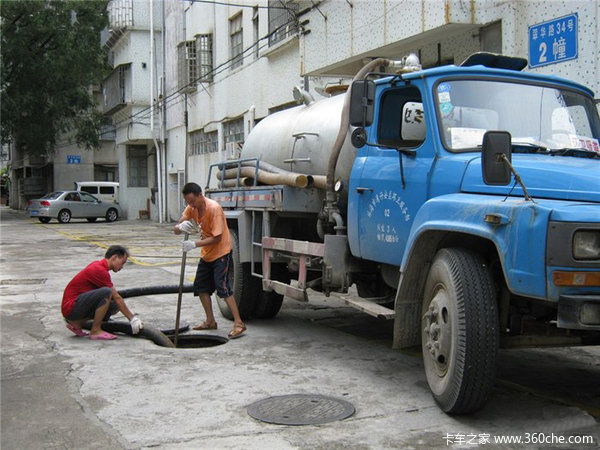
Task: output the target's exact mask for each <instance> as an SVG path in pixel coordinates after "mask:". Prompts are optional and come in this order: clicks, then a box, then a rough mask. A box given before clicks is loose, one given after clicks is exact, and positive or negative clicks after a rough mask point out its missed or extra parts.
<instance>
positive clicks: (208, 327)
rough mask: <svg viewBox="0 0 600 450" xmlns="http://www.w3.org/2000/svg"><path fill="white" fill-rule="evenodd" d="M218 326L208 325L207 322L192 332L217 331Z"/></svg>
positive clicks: (194, 328) (197, 326)
mask: <svg viewBox="0 0 600 450" xmlns="http://www.w3.org/2000/svg"><path fill="white" fill-rule="evenodd" d="M217 326H218V325H217V324H216V323H215V324H214V325H208V324H207V323H206V322H202V323H201V324H199V325H196V326H195V327H193V328H192V330H216V329H217Z"/></svg>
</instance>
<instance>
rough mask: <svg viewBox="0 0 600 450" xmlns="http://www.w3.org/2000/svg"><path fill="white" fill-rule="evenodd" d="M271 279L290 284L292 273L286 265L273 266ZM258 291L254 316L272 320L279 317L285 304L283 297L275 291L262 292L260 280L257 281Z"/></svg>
mask: <svg viewBox="0 0 600 450" xmlns="http://www.w3.org/2000/svg"><path fill="white" fill-rule="evenodd" d="M271 278H272V279H273V280H277V281H281V282H283V283H286V284H287V283H289V282H290V272H289V271H288V269H287V266H286V265H285V264H273V265H271ZM255 281H256V282H257V289H258V296H257V298H258V301H257V302H256V309H255V310H254V314H253V316H254V317H256V318H257V319H272V318H273V317H275V316H276V315H277V313H278V312H279V310H280V309H281V304H282V303H283V295H281V294H278V293H277V292H275V291H271V292H267V291H263V290H262V284H261V280H260V279H256V280H255Z"/></svg>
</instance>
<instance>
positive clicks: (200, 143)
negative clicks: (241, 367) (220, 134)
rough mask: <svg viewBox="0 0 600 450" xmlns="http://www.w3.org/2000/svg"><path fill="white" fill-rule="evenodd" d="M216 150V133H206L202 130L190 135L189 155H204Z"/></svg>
mask: <svg viewBox="0 0 600 450" xmlns="http://www.w3.org/2000/svg"><path fill="white" fill-rule="evenodd" d="M217 150H218V146H217V132H216V131H211V132H208V133H206V132H205V131H204V130H199V131H194V132H193V133H190V155H205V154H207V153H215V152H217Z"/></svg>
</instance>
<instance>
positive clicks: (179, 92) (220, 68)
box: [114, 0, 295, 127]
mask: <svg viewBox="0 0 600 450" xmlns="http://www.w3.org/2000/svg"><path fill="white" fill-rule="evenodd" d="M194 1H196V2H200V1H201V0H194ZM294 22H295V20H291V21H288V22H286V23H284V24H283V25H280V26H279V27H277V28H275V29H274V30H273V31H271V32H270V33H268V34H266V35H265V36H263V37H261V38H259V39H258V40H257V41H255V42H254V43H252V44H251V45H250V46H249V47H247V48H246V49H244V50H243V51H242V53H240V54H239V55H236V56H234V57H232V58H230V59H228V60H227V61H225V62H223V63H221V64H220V65H218V66H217V67H215V68H213V69H212V70H211V71H210V72H208V73H206V74H203V75H201V76H198V77H196V78H195V79H194V80H192V81H190V82H189V83H187V84H186V85H184V86H181V87H179V88H178V89H176V90H175V91H173V92H172V93H170V94H168V95H166V96H165V97H164V98H163V99H162V101H163V102H168V101H169V100H170V99H171V98H172V97H175V96H179V95H182V94H183V93H184V91H185V90H186V89H187V88H189V87H192V86H194V85H195V84H197V83H199V82H202V81H203V80H204V79H205V78H209V77H210V76H214V75H218V74H220V73H222V72H223V71H224V70H226V69H228V68H229V67H230V65H231V64H232V63H233V62H234V61H237V60H238V59H239V57H240V56H243V55H244V54H245V53H247V52H248V51H250V50H252V49H254V47H256V46H257V45H258V44H259V43H260V42H261V41H263V40H265V39H269V38H270V37H271V36H273V35H274V34H276V33H277V32H278V31H279V30H281V29H283V28H285V27H287V26H288V25H290V24H291V23H294ZM266 45H268V44H265V45H263V46H262V47H260V48H259V50H260V49H262V48H264V47H265V46H266ZM163 58H164V55H163ZM151 110H152V106H147V107H146V108H144V109H142V110H140V111H138V112H137V113H135V114H133V115H131V116H130V117H128V118H126V119H123V120H120V121H119V122H117V123H115V124H114V125H115V127H118V126H119V125H121V124H124V123H126V122H128V121H130V120H132V119H135V118H140V119H141V118H146V117H149V112H150V111H151Z"/></svg>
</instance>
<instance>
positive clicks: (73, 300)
mask: <svg viewBox="0 0 600 450" xmlns="http://www.w3.org/2000/svg"><path fill="white" fill-rule="evenodd" d="M128 257H129V252H128V251H127V249H126V248H125V247H122V246H120V245H112V246H111V247H109V248H108V250H107V251H106V254H105V255H104V259H101V260H99V261H94V262H92V263H90V264H88V266H87V267H86V268H85V269H83V270H82V271H81V272H79V273H78V274H77V275H75V277H74V278H73V279H72V280H71V281H70V282H69V284H68V285H67V287H66V288H65V292H64V294H63V299H62V306H61V310H62V315H63V317H64V318H65V320H66V321H67V328H68V329H69V330H71V331H72V332H73V333H74V334H76V335H77V336H79V337H83V336H88V333H87V332H85V331H83V330H82V329H81V328H82V326H83V324H84V323H85V322H86V321H88V320H90V319H92V320H93V324H92V328H91V330H90V333H89V338H90V339H93V340H110V339H116V338H117V336H115V335H114V334H111V333H108V332H106V331H103V330H102V328H101V324H102V322H103V321H106V320H108V319H109V318H110V316H112V315H113V314H116V313H117V312H119V311H120V312H121V313H123V315H124V316H125V317H127V319H128V320H129V323H130V324H131V331H132V332H133V334H138V333H139V332H140V330H141V329H142V328H143V326H144V325H143V323H142V321H141V320H140V319H139V317H138V316H137V315H135V314H133V313H132V312H131V311H130V310H129V308H128V307H127V305H126V304H125V301H124V300H123V298H122V297H121V296H120V295H119V293H118V292H117V290H116V289H115V287H114V286H113V283H112V280H111V278H110V273H109V272H110V271H111V270H112V271H113V272H118V271H119V270H121V269H122V268H123V266H124V265H125V263H126V262H127V258H128Z"/></svg>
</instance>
